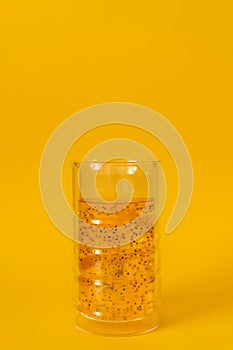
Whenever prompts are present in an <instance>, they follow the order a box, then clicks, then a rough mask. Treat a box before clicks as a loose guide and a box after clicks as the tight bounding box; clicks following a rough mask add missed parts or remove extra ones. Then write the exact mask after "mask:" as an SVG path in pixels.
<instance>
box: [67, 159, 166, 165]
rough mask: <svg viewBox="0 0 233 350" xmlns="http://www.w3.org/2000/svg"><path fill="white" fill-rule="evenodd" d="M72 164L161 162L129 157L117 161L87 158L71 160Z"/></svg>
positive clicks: (156, 163)
mask: <svg viewBox="0 0 233 350" xmlns="http://www.w3.org/2000/svg"><path fill="white" fill-rule="evenodd" d="M71 163H72V164H73V165H76V166H77V165H80V164H122V165H137V164H142V163H146V164H155V165H159V164H161V161H160V160H134V159H130V160H119V161H118V160H117V161H114V160H113V161H106V160H105V161H103V160H96V159H93V160H87V161H76V160H75V161H72V162H71Z"/></svg>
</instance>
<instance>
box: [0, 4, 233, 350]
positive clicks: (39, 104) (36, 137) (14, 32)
mask: <svg viewBox="0 0 233 350" xmlns="http://www.w3.org/2000/svg"><path fill="white" fill-rule="evenodd" d="M232 10H233V8H232V2H231V1H230V0H222V1H220V0H217V1H209V0H208V1H201V0H196V1H193V0H191V1H184V0H179V1H171V0H169V1H168V0H163V1H161V0H160V1H152V0H150V1H148V0H145V1H142V2H141V1H132V0H129V1H122V0H119V1H117V2H113V1H103V0H99V1H94V0H92V1H82V2H81V1H70V0H67V1H53V0H52V1H45V0H42V1H36V2H34V1H25V0H22V1H5V2H4V3H2V4H1V21H0V23H1V24H0V27H1V29H0V32H1V44H0V57H1V78H0V79H1V91H0V98H1V104H0V108H1V138H0V142H1V162H0V168H1V172H0V174H1V214H2V219H1V245H0V250H1V255H0V263H1V265H0V266H1V268H0V274H1V275H0V283H1V289H0V304H1V306H0V310H1V318H0V345H1V348H2V349H16V348H18V349H21V348H22V349H41V348H43V349H47V348H48V349H49V348H56V349H66V348H67V349H72V348H73V349H76V348H79V347H80V348H81V347H83V346H85V347H87V348H92V349H93V348H96V347H98V348H100V349H104V350H105V349H106V350H107V349H118V348H122V349H128V348H130V349H131V348H132V349H136V350H138V349H142V348H145V349H167V348H170V347H171V348H173V349H186V348H196V347H198V348H210V347H211V348H221V349H230V348H231V347H232V345H233V339H232V321H233V317H232V315H233V279H232V275H233V273H232V271H233V258H232V243H233V235H232V234H233V230H232V196H233V185H232V178H233V166H232V131H233V130H232V124H233V123H232V110H233V108H232V78H233V76H232V58H233V57H232V34H233V30H232V24H231V22H232V20H233V19H232ZM110 101H127V102H133V103H138V104H142V105H145V106H148V107H150V108H152V109H155V110H157V111H158V112H160V113H161V114H162V115H164V116H165V117H166V118H167V119H168V120H169V121H170V122H172V123H173V124H174V126H175V127H176V128H177V129H178V130H179V132H180V134H181V136H182V137H183V139H184V140H185V142H186V144H187V146H188V149H189V151H190V154H191V157H192V161H193V166H194V173H195V188H194V193H193V199H192V203H191V206H190V209H189V211H188V214H187V215H186V217H185V219H184V220H183V222H182V224H181V225H180V226H179V228H178V229H177V230H176V231H175V232H174V233H173V234H172V235H170V236H169V235H165V234H164V235H163V239H162V291H163V314H162V324H161V327H160V328H159V329H158V330H157V331H155V332H153V333H150V334H147V335H144V336H140V337H132V338H118V339H112V338H105V337H99V336H95V335H88V334H85V333H81V332H80V331H78V330H76V329H74V327H73V325H72V310H71V276H72V272H71V255H72V243H71V242H70V241H69V240H68V239H67V238H65V237H64V236H63V235H61V234H60V233H59V232H58V230H57V229H56V228H55V227H54V226H53V224H52V223H51V222H50V220H49V218H48V217H47V215H46V213H45V210H44V208H43V205H42V203H41V199H40V191H39V186H38V171H39V162H40V157H41V154H42V151H43V148H44V146H45V143H46V141H47V140H48V138H49V136H50V135H51V133H52V132H53V131H54V129H55V128H56V127H57V126H58V125H59V124H60V123H61V122H62V121H64V120H65V119H66V118H67V117H69V116H70V115H71V114H73V113H75V112H76V111H78V110H80V109H82V108H85V107H88V106H91V105H93V104H98V103H103V102H110ZM124 133H125V134H126V135H127V136H132V137H133V138H134V139H137V138H138V140H141V141H142V140H143V142H144V144H145V145H147V146H148V147H151V149H152V150H153V151H154V152H155V154H156V156H158V158H160V159H161V161H162V162H163V164H164V168H165V172H166V175H167V176H168V188H169V197H168V202H167V205H166V208H165V211H164V214H163V216H162V218H161V228H162V229H164V227H165V224H166V222H167V218H168V215H169V213H170V211H171V208H172V205H173V203H174V198H175V193H174V191H175V189H176V181H177V179H176V173H175V170H174V166H173V164H172V161H171V160H170V159H169V157H168V155H167V154H166V152H165V151H164V150H163V148H162V147H161V145H159V144H158V142H156V141H155V140H151V138H150V136H149V135H146V134H145V133H142V132H141V134H140V132H138V133H136V132H134V131H133V130H127V131H126V130H122V128H121V127H119V130H116V129H114V130H102V131H101V133H100V132H97V131H93V132H92V133H90V134H91V135H89V136H88V135H86V138H85V139H83V140H80V145H81V148H80V152H81V153H80V154H78V155H77V157H79V156H80V155H81V154H82V153H83V154H84V153H85V151H86V150H87V149H88V144H89V142H90V140H92V142H93V140H94V141H96V142H97V141H98V140H99V135H101V137H102V138H103V139H104V138H106V136H107V135H109V136H111V135H112V136H113V135H114V134H117V135H124ZM135 135H137V136H135ZM88 137H89V139H88ZM101 137H100V138H101ZM88 140H89V141H88ZM64 168H65V167H64ZM67 169H68V167H67ZM68 182H69V180H68V175H67V173H66V174H65V175H64V183H65V185H66V186H67V191H68V192H69V186H68ZM67 195H68V196H69V194H67Z"/></svg>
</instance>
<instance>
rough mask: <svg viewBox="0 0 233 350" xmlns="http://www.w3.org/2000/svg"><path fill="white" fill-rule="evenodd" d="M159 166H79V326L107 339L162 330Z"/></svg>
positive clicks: (135, 163)
mask: <svg viewBox="0 0 233 350" xmlns="http://www.w3.org/2000/svg"><path fill="white" fill-rule="evenodd" d="M159 167H160V164H159V162H155V161H137V160H125V159H123V160H122V159H120V160H119V159H118V160H113V161H107V162H99V161H96V160H94V161H89V162H75V163H73V209H74V212H75V216H76V218H77V220H75V225H74V231H75V241H76V242H75V243H74V297H73V299H74V313H75V325H76V326H77V327H78V328H79V329H82V330H84V331H87V332H91V333H96V334H102V335H121V336H123V335H137V334H143V333H147V332H149V331H152V330H154V329H156V328H157V327H158V325H159V314H160V259H159V241H160V237H159V230H158V223H157V213H158V203H159V195H158V193H159V175H158V174H159V171H158V170H159Z"/></svg>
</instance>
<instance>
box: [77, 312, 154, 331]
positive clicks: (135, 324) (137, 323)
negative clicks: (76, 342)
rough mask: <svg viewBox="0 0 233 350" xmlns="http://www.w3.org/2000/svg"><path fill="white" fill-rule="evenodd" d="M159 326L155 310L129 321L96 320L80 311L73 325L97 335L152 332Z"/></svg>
mask: <svg viewBox="0 0 233 350" xmlns="http://www.w3.org/2000/svg"><path fill="white" fill-rule="evenodd" d="M158 326H159V317H158V314H157V312H156V313H155V312H154V313H152V314H150V315H149V316H147V317H145V318H141V319H135V320H130V321H104V320H96V319H93V318H90V317H87V316H85V315H84V314H82V313H80V314H79V315H78V316H77V317H76V319H75V327H76V328H78V329H80V330H82V331H85V332H88V333H94V334H98V335H106V336H115V335H116V336H132V335H140V334H145V333H149V332H152V331H153V330H155V329H156V328H158Z"/></svg>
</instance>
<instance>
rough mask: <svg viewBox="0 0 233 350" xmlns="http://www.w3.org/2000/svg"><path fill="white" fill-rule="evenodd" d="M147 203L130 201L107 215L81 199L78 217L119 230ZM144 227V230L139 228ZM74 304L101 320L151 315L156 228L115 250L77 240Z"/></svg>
mask: <svg viewBox="0 0 233 350" xmlns="http://www.w3.org/2000/svg"><path fill="white" fill-rule="evenodd" d="M144 205H145V202H143V201H142V200H140V201H139V200H138V201H137V202H130V203H129V204H128V205H127V208H125V210H122V211H120V212H118V213H117V214H106V213H104V212H101V211H99V210H96V209H94V208H93V207H90V206H88V204H87V203H86V202H84V201H82V200H80V201H79V206H78V207H79V216H80V217H81V218H82V219H83V220H84V221H86V222H90V221H93V218H97V217H98V222H99V225H101V226H102V227H106V226H108V227H109V226H110V225H111V227H115V229H116V230H117V228H118V227H119V225H122V224H124V223H128V222H129V221H130V220H132V218H134V217H135V216H136V215H139V213H140V211H141V210H142V209H143V208H144ZM142 229H143V228H142ZM74 249H75V250H74V255H75V261H76V262H75V266H76V267H75V279H76V282H77V292H76V307H77V308H78V310H79V312H81V313H82V314H84V315H85V316H87V317H91V318H95V319H100V320H115V321H116V320H118V321H120V320H134V319H138V318H144V317H146V316H148V315H150V314H151V313H152V312H153V311H154V309H155V308H156V306H157V304H158V303H159V261H158V238H157V234H156V229H155V226H153V227H151V229H150V230H148V231H147V232H146V233H144V234H143V235H142V236H141V237H140V238H139V239H137V240H134V241H132V242H130V243H129V244H126V245H122V246H120V247H117V248H105V249H102V248H101V249H100V248H96V247H94V246H93V247H89V246H86V245H84V244H76V245H75V248H74Z"/></svg>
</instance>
